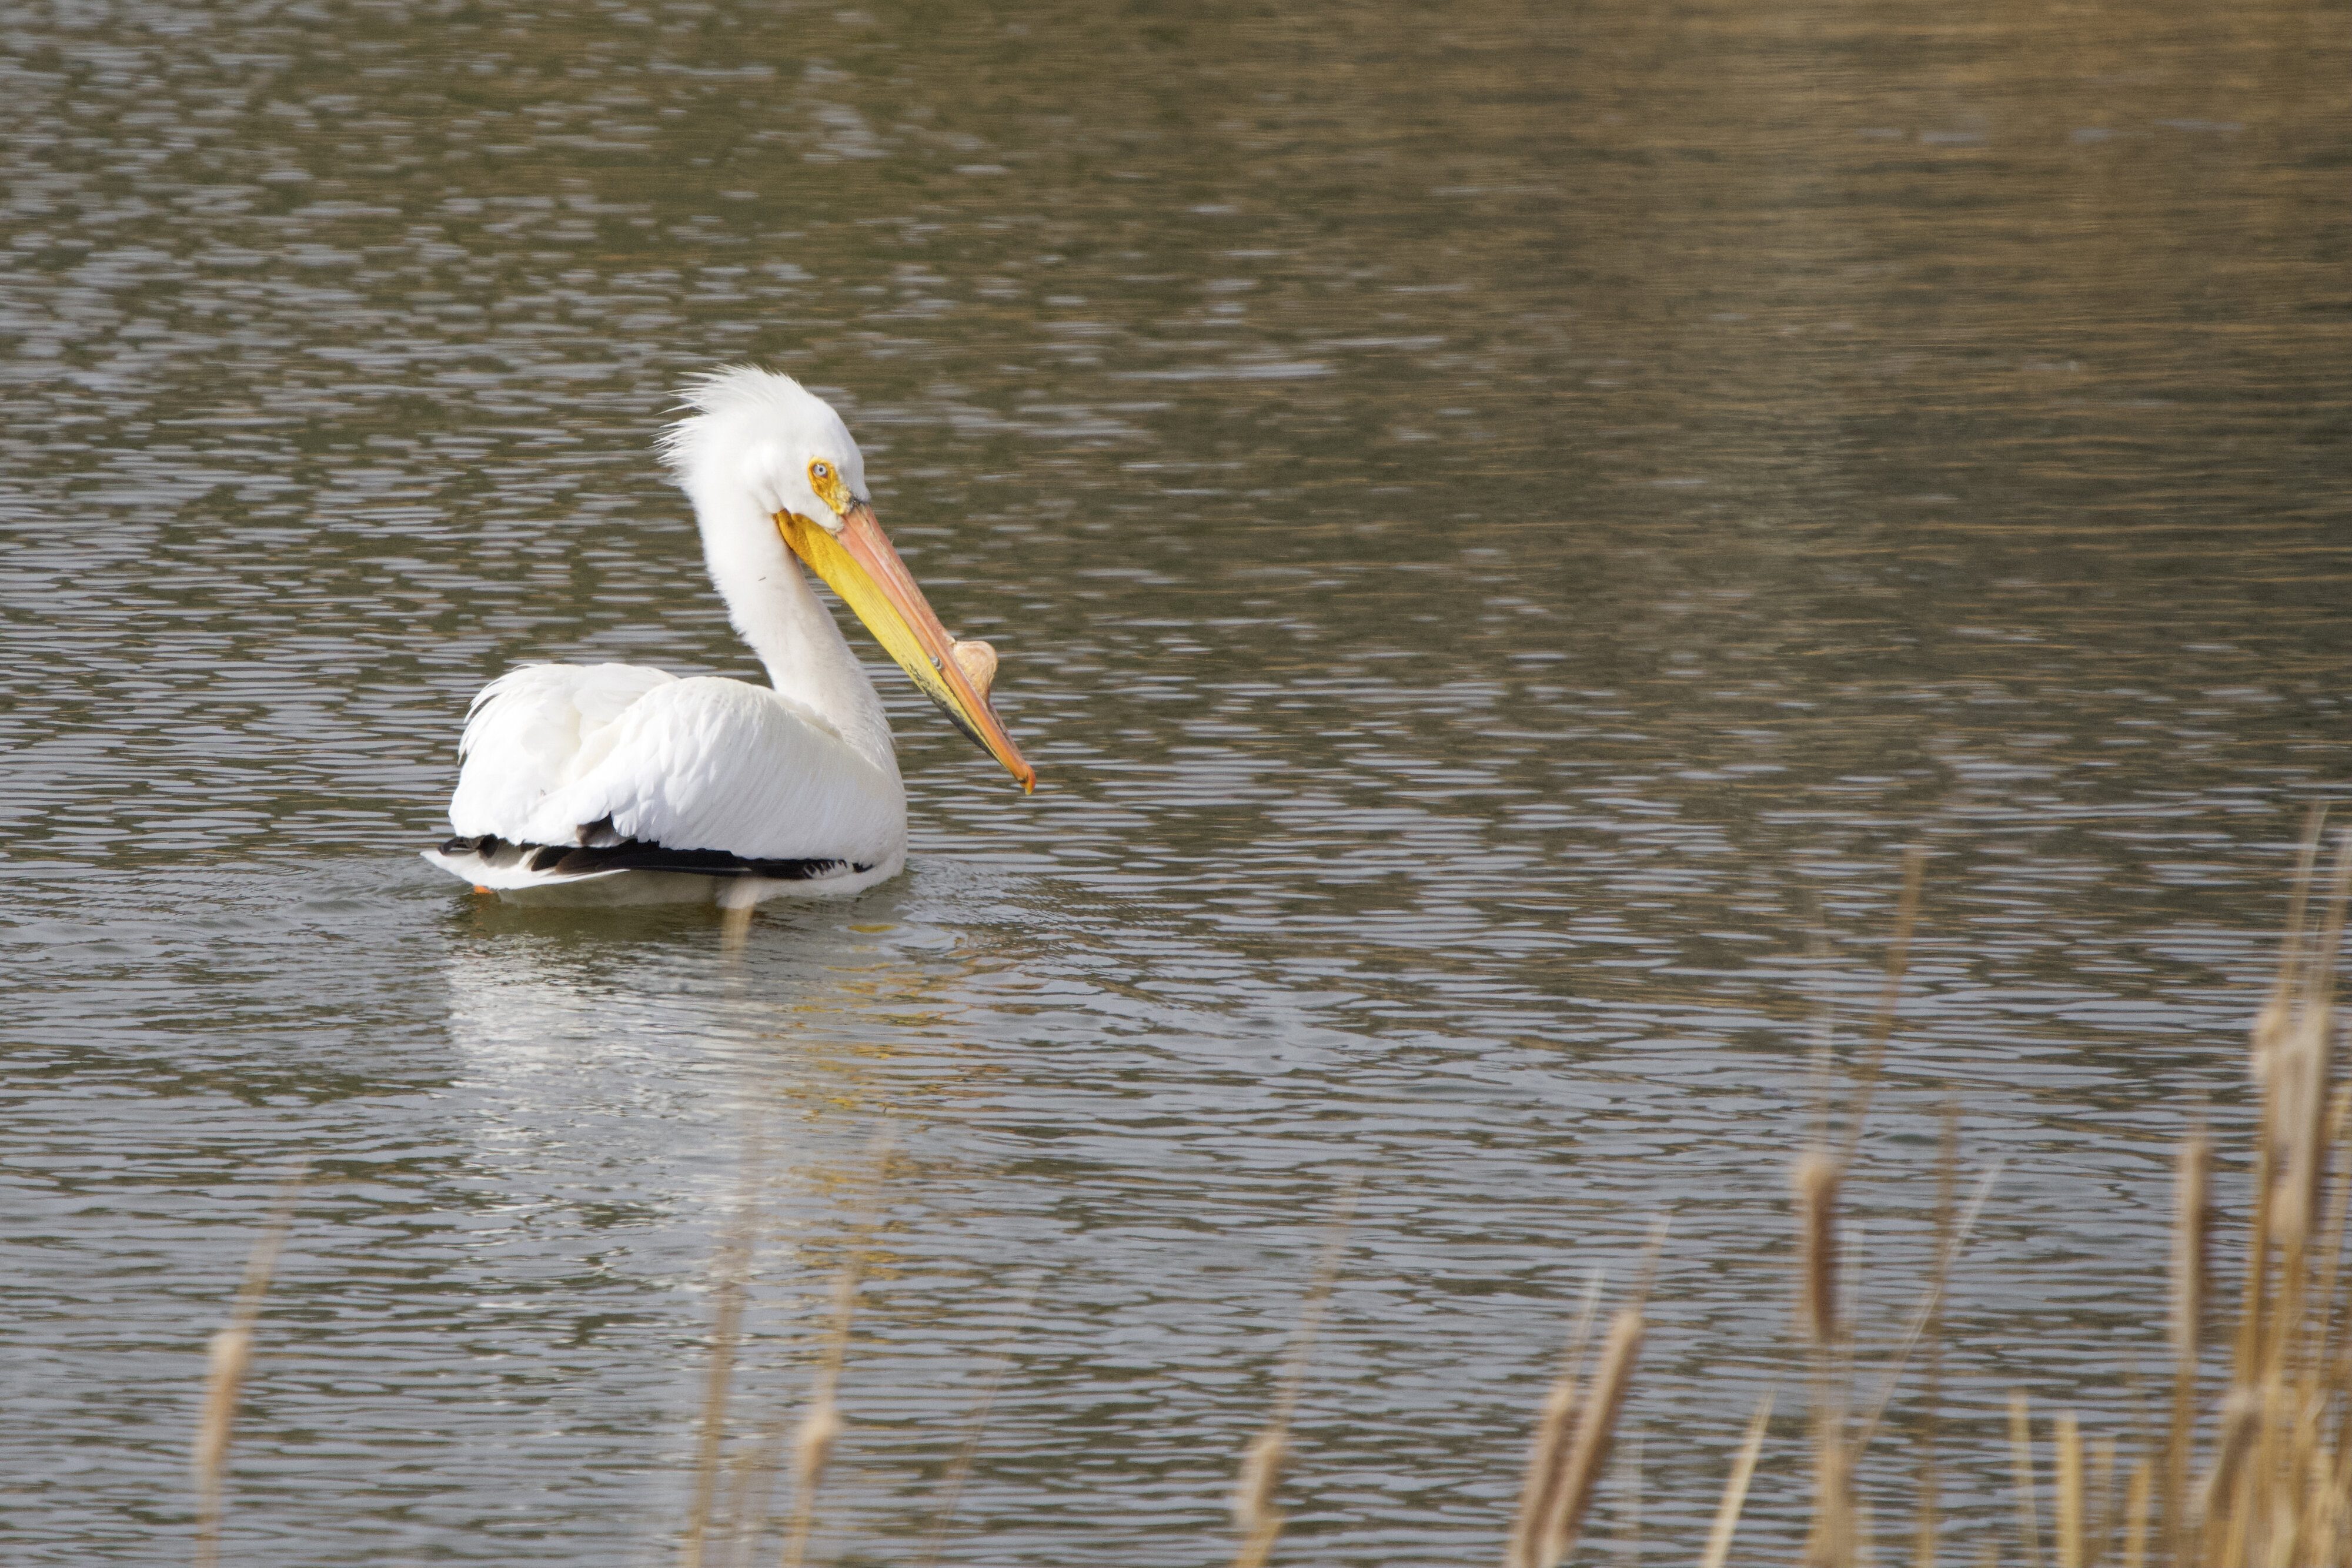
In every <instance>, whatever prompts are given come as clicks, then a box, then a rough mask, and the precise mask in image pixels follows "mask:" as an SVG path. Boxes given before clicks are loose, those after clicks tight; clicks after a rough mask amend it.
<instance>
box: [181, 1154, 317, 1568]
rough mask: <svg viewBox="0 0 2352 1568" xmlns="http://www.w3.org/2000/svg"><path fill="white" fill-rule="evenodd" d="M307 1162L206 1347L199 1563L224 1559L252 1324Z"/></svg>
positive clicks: (288, 1183)
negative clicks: (225, 1513) (226, 1507)
mask: <svg viewBox="0 0 2352 1568" xmlns="http://www.w3.org/2000/svg"><path fill="white" fill-rule="evenodd" d="M308 1166H309V1162H308V1161H299V1162H297V1164H296V1165H295V1166H294V1168H293V1169H292V1170H291V1171H289V1173H288V1174H287V1176H286V1179H285V1180H284V1181H283V1182H282V1183H281V1184H280V1185H279V1187H278V1199H277V1202H276V1203H275V1204H274V1205H273V1206H272V1207H271V1209H270V1214H269V1218H268V1222H267V1223H266V1224H265V1225H264V1226H263V1228H262V1232H261V1234H260V1236H259V1237H257V1238H256V1239H255V1240H254V1243H253V1250H252V1252H250V1253H249V1254H247V1258H246V1261H245V1279H244V1281H243V1282H241V1283H240V1284H239V1285H238V1286H237V1291H236V1304H235V1305H234V1306H232V1307H231V1308H230V1309H229V1321H228V1323H227V1325H226V1327H224V1328H222V1329H221V1330H220V1331H219V1332H218V1333H215V1334H214V1335H213V1337H212V1339H211V1340H210V1342H208V1343H206V1345H205V1404H204V1410H203V1412H202V1413H201V1414H200V1415H199V1416H197V1417H196V1435H195V1440H194V1443H193V1444H191V1445H190V1449H189V1455H188V1461H189V1468H190V1469H191V1470H193V1471H194V1475H195V1481H196V1565H197V1568H214V1565H215V1564H216V1563H218V1562H219V1561H220V1525H221V1511H222V1506H223V1502H224V1500H225V1496H226V1487H227V1481H228V1451H229V1444H230V1441H231V1439H232V1438H233V1437H235V1435H236V1406H237V1401H238V1399H239V1398H240V1397H241V1396H243V1394H244V1392H245V1376H246V1374H247V1371H249V1370H250V1369H251V1367H252V1364H253V1325H254V1323H255V1322H256V1321H257V1319H258V1318H259V1317H260V1315H261V1301H262V1298H263V1297H264V1296H266V1295H268V1293H269V1281H271V1279H272V1278H274V1277H275V1276H276V1274H277V1272H278V1252H279V1250H280V1249H282V1248H283V1247H284V1246H285V1243H286V1230H287V1228H288V1226H289V1225H290V1224H291V1223H292V1221H293V1211H294V1197H295V1194H296V1193H297V1192H298V1191H299V1189H300V1187H301V1185H302V1182H303V1180H304V1176H305V1174H306V1172H307V1169H308Z"/></svg>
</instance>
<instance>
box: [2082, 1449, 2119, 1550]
mask: <svg viewBox="0 0 2352 1568" xmlns="http://www.w3.org/2000/svg"><path fill="white" fill-rule="evenodd" d="M2116 1451H2117V1450H2116V1440H2115V1439H2114V1438H2113V1437H2102V1438H2100V1439H2099V1440H2098V1441H2097V1442H2095V1443H2094V1444H2092V1445H2091V1502H2092V1504H2093V1506H2094V1511H2093V1512H2092V1514H2091V1515H2090V1521H2089V1524H2088V1526H2087V1528H2088V1530H2089V1532H2090V1533H2089V1535H2088V1537H2087V1541H2088V1542H2089V1544H2088V1545H2087V1547H2086V1548H2085V1557H2086V1560H2087V1561H2089V1562H2092V1563H2105V1561H2106V1560H2107V1554H2108V1550H2109V1549H2110V1548H2111V1547H2113V1546H2114V1545H2115V1541H2116Z"/></svg>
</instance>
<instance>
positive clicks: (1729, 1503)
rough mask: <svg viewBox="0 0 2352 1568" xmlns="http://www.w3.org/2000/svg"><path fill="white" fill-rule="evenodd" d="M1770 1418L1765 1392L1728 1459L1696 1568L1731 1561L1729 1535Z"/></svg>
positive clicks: (1769, 1398)
mask: <svg viewBox="0 0 2352 1568" xmlns="http://www.w3.org/2000/svg"><path fill="white" fill-rule="evenodd" d="M1771 1420H1772V1396H1770V1395H1769V1394H1767V1395H1766V1396H1764V1402H1763V1403H1762V1404H1760V1405H1759V1406H1757V1407H1756V1414H1755V1415H1754V1416H1752V1417H1750V1418H1749V1420H1748V1438H1747V1440H1746V1441H1745V1442H1743V1443H1741V1444H1740V1445H1739V1452H1738V1455H1737V1456H1735V1457H1734V1458H1733V1459H1732V1461H1731V1474H1730V1476H1729V1478H1728V1479H1726V1480H1725V1481H1724V1483H1723V1501H1722V1502H1721V1503H1719V1504H1718V1505H1717V1508H1716V1511H1715V1526H1714V1528H1713V1529H1711V1530H1709V1531H1707V1532H1706V1551H1705V1552H1702V1553H1700V1555H1699V1560H1698V1568H1724V1564H1725V1563H1728V1562H1730V1561H1731V1538H1732V1536H1733V1535H1735V1534H1737V1533H1738V1530H1739V1514H1740V1511H1741V1510H1743V1509H1745V1508H1746V1507H1747V1506H1748V1482H1750V1481H1752V1480H1754V1479H1756V1459H1757V1456H1759V1454H1761V1453H1763V1451H1764V1432H1765V1428H1766V1427H1769V1425H1770V1424H1771Z"/></svg>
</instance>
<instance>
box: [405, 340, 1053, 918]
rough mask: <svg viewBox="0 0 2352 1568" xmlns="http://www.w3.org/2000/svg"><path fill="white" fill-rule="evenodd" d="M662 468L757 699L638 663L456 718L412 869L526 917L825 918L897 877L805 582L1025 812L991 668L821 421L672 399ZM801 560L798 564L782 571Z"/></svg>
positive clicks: (786, 402)
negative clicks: (830, 599)
mask: <svg viewBox="0 0 2352 1568" xmlns="http://www.w3.org/2000/svg"><path fill="white" fill-rule="evenodd" d="M685 401H686V402H687V404H688V407H690V408H692V409H693V410H694V411H695V412H694V413H691V414H689V415H688V417H687V418H685V419H682V420H680V421H678V423H676V424H674V425H672V426H670V428H669V429H668V430H667V432H665V433H664V434H663V438H662V444H661V453H662V458H663V461H664V462H665V463H666V464H667V465H668V467H669V469H670V472H671V473H672V474H673V475H674V476H676V477H677V483H678V486H679V487H680V488H682V489H683V490H685V492H686V494H687V496H688V499H690V500H691V501H692V502H693V504H694V515H695V518H696V520H697V522H698V523H699V524H700V525H701V529H702V554H703V559H704V561H705V562H706V563H707V564H708V565H709V569H710V578H711V580H712V581H713V582H715V583H716V584H718V587H719V595H720V596H721V597H722V598H724V599H725V600H726V601H727V613H728V618H729V619H730V621H732V622H734V625H735V630H736V631H737V632H740V633H741V634H742V637H743V640H744V641H745V642H746V643H750V644H751V651H752V652H753V653H757V654H758V655H759V656H760V662H761V664H765V665H766V666H767V669H768V680H769V683H770V684H769V685H765V686H760V685H751V684H750V683H748V682H744V681H730V680H721V679H719V678H717V677H714V676H709V675H698V676H692V677H689V678H687V679H683V680H681V679H679V678H678V677H677V676H675V675H671V674H667V673H665V672H663V671H660V670H653V669H646V668H644V667H642V666H640V665H635V664H527V665H524V666H523V667H522V668H520V669H518V670H514V671H511V672H509V674H505V675H501V676H500V677H499V679H497V680H495V681H492V682H491V683H490V684H489V685H488V686H485V687H484V688H483V689H482V693H481V695H479V696H478V697H476V698H475V699H474V706H473V709H472V711H471V713H470V714H469V715H468V716H467V721H466V732H465V738H464V739H463V740H462V741H461V742H460V743H459V745H458V749H457V755H458V757H459V758H460V767H459V769H458V774H457V793H456V794H455V795H454V796H453V797H451V799H450V801H449V826H450V827H451V828H452V829H453V830H455V831H456V833H457V836H456V837H455V838H452V839H451V840H449V841H447V842H446V843H445V844H443V845H442V846H441V847H440V848H439V849H437V850H427V851H425V859H427V860H429V861H431V862H434V863H435V864H436V865H438V866H441V867H443V868H444V869H446V870H447V871H449V872H451V873H455V874H456V875H457V876H459V877H462V878H464V879H465V880H466V881H467V882H470V883H474V884H475V885H476V886H477V887H478V888H483V889H487V890H489V891H493V892H496V893H497V894H499V895H500V896H501V897H508V898H520V899H523V900H525V901H531V902H540V901H547V902H565V903H583V902H584V903H653V902H662V903H670V902H695V903H706V902H716V903H718V904H723V905H727V906H729V907H735V908H740V907H744V906H747V905H749V904H755V903H757V902H759V901H760V900H761V899H766V898H773V897H776V896H779V895H782V894H799V895H802V896H839V895H845V894H853V893H856V892H859V891H861V890H863V889H865V888H868V887H871V886H873V885H874V884H875V883H878V882H884V881H887V879H889V878H891V877H894V876H896V875H898V872H899V870H900V869H901V868H902V867H903V866H904V865H905V864H906V861H907V792H906V789H904V787H902V786H901V785H900V784H899V782H898V757H897V754H896V752H895V751H894V750H893V748H892V747H891V744H890V724H889V720H888V719H887V717H885V716H884V715H883V712H882V699H881V698H880V697H879V696H878V695H876V693H875V690H874V683H873V682H872V681H870V680H868V679H866V672H865V671H864V670H863V669H862V668H860V667H859V665H858V663H857V659H856V655H855V654H853V653H850V651H849V644H848V643H845V642H844V641H843V640H842V636H841V632H840V629H839V628H838V627H836V626H835V624H834V621H833V617H832V615H831V614H829V613H828V612H826V610H825V608H824V605H822V604H820V603H819V602H818V601H817V598H816V594H815V593H814V591H812V590H811V588H810V587H809V584H808V580H807V579H806V578H805V577H803V575H802V573H801V566H802V565H806V566H807V567H808V568H809V569H810V570H813V571H814V572H815V573H816V574H817V575H818V576H819V577H821V578H823V579H824V580H825V582H826V583H827V584H828V585H829V586H830V587H831V588H832V589H833V591H834V592H835V593H836V594H838V595H840V597H841V600H842V602H844V603H845V604H846V605H848V606H849V607H850V609H851V610H853V611H855V612H856V614H857V617H858V619H859V620H861V621H863V622H865V623H866V628H867V629H868V630H869V631H871V632H873V633H874V636H875V638H876V640H877V641H878V642H879V643H881V644H882V646H883V648H884V649H885V650H886V651H887V653H889V655H890V656H891V657H892V658H893V659H895V660H897V661H898V664H899V666H900V667H901V668H903V669H904V670H905V671H906V672H907V674H909V675H911V676H913V677H914V681H915V684H916V685H919V686H920V687H921V688H922V689H923V690H924V691H925V692H927V693H929V695H930V698H931V700H932V701H933V702H936V703H938V704H939V705H940V707H942V708H944V709H946V710H947V715H948V716H949V717H950V718H951V719H953V720H955V722H956V726H957V727H958V728H960V729H961V730H962V731H963V732H964V733H965V734H966V735H968V736H970V737H971V738H972V739H973V740H975V741H978V742H979V743H980V745H981V746H982V747H984V748H985V749H986V750H987V751H988V752H989V754H990V755H991V756H992V757H994V758H996V760H997V761H999V762H1001V763H1003V765H1004V767H1005V768H1006V769H1007V770H1009V771H1010V772H1011V773H1012V775H1013V778H1015V779H1019V780H1020V781H1021V787H1022V789H1024V790H1026V789H1031V788H1033V787H1034V785H1035V783H1036V779H1037V775H1036V773H1035V771H1034V769H1032V768H1030V766H1029V764H1028V763H1027V762H1026V761H1024V759H1023V758H1022V756H1021V752H1020V749H1019V747H1015V746H1014V745H1013V737H1011V736H1009V735H1007V734H1005V732H1004V727H1003V725H1002V724H1001V723H999V722H998V721H997V717H996V713H995V710H994V709H993V708H992V707H991V706H989V698H988V687H989V684H990V681H991V679H992V677H993V675H994V674H995V667H996V660H995V653H994V651H993V650H992V649H991V648H990V647H989V646H988V644H986V643H956V642H955V641H954V640H953V639H951V638H950V636H949V635H948V633H947V631H946V629H945V628H944V627H942V626H941V625H940V622H939V617H938V616H936V615H934V614H932V613H931V607H930V605H929V603H928V602H926V601H925V600H924V598H923V591H922V590H921V589H919V588H918V587H916V586H915V580H914V578H913V577H912V576H910V575H909V574H908V571H907V568H906V564H905V563H904V562H902V561H901V560H900V559H898V551H897V550H895V549H892V548H891V547H890V541H889V538H887V536H886V535H884V533H883V532H882V525H881V524H880V523H879V522H878V521H877V520H876V518H875V516H874V508H873V507H872V505H871V504H870V503H869V502H868V501H867V499H866V464H865V460H864V459H863V458H862V457H861V456H859V455H858V451H857V444H856V442H855V441H852V440H851V439H850V438H849V429H848V427H847V426H846V425H845V424H843V423H842V422H841V417H840V415H838V414H836V413H834V412H833V409H832V407H831V405H829V404H828V403H826V402H824V399H822V398H820V397H818V396H816V395H815V394H814V393H813V392H809V391H807V390H806V389H805V388H803V386H802V385H801V384H800V383H799V382H796V381H793V379H792V378H791V377H789V376H781V375H774V374H772V373H770V372H768V371H760V370H753V369H750V368H748V367H738V368H734V369H729V370H722V371H715V372H713V373H711V374H709V375H707V376H704V377H701V378H700V379H698V381H696V382H694V383H693V384H692V385H691V386H689V387H688V389H687V391H686V393H685ZM796 558H797V559H796Z"/></svg>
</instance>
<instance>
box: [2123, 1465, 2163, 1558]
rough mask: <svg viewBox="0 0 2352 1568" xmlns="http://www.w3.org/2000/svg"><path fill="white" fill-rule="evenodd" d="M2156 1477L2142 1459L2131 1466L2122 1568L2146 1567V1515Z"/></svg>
mask: <svg viewBox="0 0 2352 1568" xmlns="http://www.w3.org/2000/svg"><path fill="white" fill-rule="evenodd" d="M2155 1490H2156V1477H2155V1476H2154V1475H2153V1474H2152V1473H2151V1472H2150V1470H2149V1469H2148V1463H2147V1460H2146V1459H2142V1460H2140V1461H2139V1463H2137V1464H2136V1465H2134V1466H2133V1467H2132V1472H2131V1485H2130V1488H2129V1490H2127V1491H2126V1493H2125V1495H2124V1568H2147V1515H2148V1504H2149V1501H2150V1494H2151V1493H2153V1492H2154V1491H2155Z"/></svg>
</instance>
